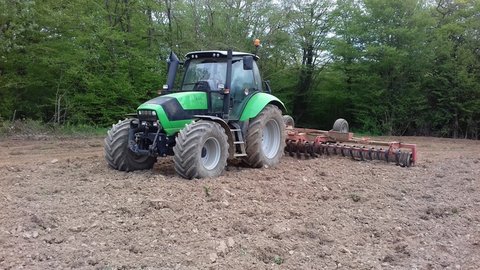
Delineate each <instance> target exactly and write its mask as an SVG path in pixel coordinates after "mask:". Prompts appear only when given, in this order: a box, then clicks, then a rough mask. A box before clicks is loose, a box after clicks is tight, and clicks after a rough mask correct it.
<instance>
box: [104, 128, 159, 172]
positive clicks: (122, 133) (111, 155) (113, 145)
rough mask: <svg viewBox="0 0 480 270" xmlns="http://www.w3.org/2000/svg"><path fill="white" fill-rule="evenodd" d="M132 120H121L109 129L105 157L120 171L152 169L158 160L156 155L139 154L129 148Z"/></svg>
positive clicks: (111, 165)
mask: <svg viewBox="0 0 480 270" xmlns="http://www.w3.org/2000/svg"><path fill="white" fill-rule="evenodd" d="M131 120H132V119H125V120H123V121H119V122H118V124H116V125H113V126H112V128H111V129H110V130H108V133H107V137H106V138H105V141H104V142H105V144H104V150H105V159H106V160H107V163H108V165H109V166H110V167H112V168H113V169H115V170H119V171H127V172H130V171H135V170H146V169H151V168H152V167H153V164H155V162H156V161H157V159H156V158H155V157H151V156H144V155H137V154H135V153H134V152H132V151H131V150H130V148H128V130H129V129H130V121H131Z"/></svg>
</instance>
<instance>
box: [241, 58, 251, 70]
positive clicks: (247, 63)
mask: <svg viewBox="0 0 480 270" xmlns="http://www.w3.org/2000/svg"><path fill="white" fill-rule="evenodd" d="M252 69H253V57H252V56H251V55H248V56H244V57H243V70H252Z"/></svg>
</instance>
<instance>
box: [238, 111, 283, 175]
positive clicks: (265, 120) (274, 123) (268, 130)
mask: <svg viewBox="0 0 480 270" xmlns="http://www.w3.org/2000/svg"><path fill="white" fill-rule="evenodd" d="M246 144H247V147H246V152H247V158H246V161H247V163H248V164H249V165H250V166H252V167H254V168H261V167H263V166H275V165H277V164H278V163H279V162H280V158H281V157H282V156H283V149H284V148H285V123H284V119H283V117H282V112H281V111H280V109H278V107H277V106H274V105H267V106H265V108H263V110H262V111H261V112H260V113H259V114H258V115H257V116H256V117H255V118H253V119H252V120H251V121H250V124H249V126H248V131H247V136H246Z"/></svg>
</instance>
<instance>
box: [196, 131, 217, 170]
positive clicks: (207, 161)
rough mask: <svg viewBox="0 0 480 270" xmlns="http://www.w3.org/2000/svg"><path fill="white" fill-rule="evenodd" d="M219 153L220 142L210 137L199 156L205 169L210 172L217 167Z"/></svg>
mask: <svg viewBox="0 0 480 270" xmlns="http://www.w3.org/2000/svg"><path fill="white" fill-rule="evenodd" d="M220 151H221V149H220V142H219V141H218V140H217V139H216V138H213V137H210V138H208V139H207V140H206V141H205V143H204V144H203V147H202V152H201V154H200V155H201V159H202V164H203V167H205V169H207V170H212V169H214V168H215V167H216V166H217V165H218V162H219V161H220Z"/></svg>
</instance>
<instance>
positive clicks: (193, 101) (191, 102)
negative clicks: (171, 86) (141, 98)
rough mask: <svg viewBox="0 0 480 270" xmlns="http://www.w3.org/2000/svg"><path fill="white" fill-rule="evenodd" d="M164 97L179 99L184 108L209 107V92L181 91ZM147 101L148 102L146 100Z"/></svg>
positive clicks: (199, 108) (201, 108)
mask: <svg viewBox="0 0 480 270" xmlns="http://www.w3.org/2000/svg"><path fill="white" fill-rule="evenodd" d="M162 97H173V98H176V99H177V100H178V102H179V103H180V105H182V108H183V109H184V110H206V109H208V107H207V93H206V92H198V91H192V92H179V93H172V94H168V95H163V96H162ZM145 103H148V101H147V102H145Z"/></svg>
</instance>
